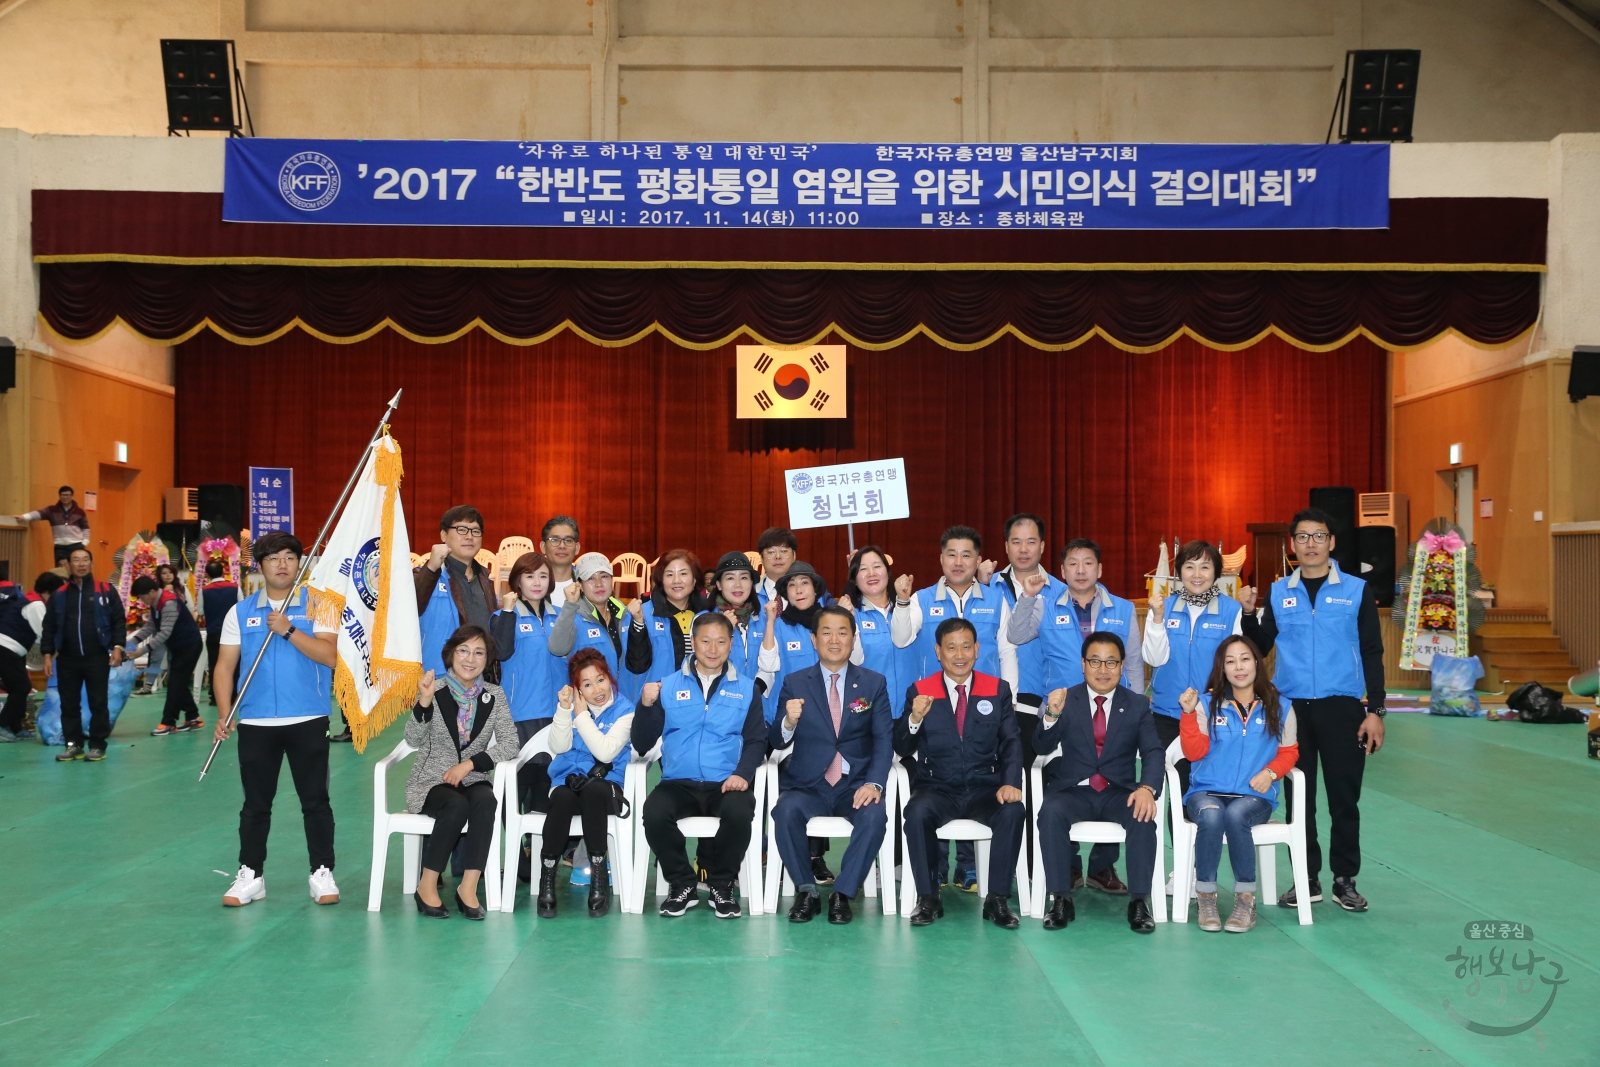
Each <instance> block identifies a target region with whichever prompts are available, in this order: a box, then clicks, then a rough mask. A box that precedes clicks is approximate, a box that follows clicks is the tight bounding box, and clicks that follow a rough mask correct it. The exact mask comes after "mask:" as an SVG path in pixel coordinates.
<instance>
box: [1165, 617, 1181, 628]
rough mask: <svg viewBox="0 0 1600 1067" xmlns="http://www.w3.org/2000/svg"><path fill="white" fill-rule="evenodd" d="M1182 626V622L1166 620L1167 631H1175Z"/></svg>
mask: <svg viewBox="0 0 1600 1067" xmlns="http://www.w3.org/2000/svg"><path fill="white" fill-rule="evenodd" d="M1182 625H1183V622H1182V621H1181V620H1179V619H1176V618H1172V619H1168V620H1167V629H1169V630H1176V629H1177V628H1178V627H1180V626H1182Z"/></svg>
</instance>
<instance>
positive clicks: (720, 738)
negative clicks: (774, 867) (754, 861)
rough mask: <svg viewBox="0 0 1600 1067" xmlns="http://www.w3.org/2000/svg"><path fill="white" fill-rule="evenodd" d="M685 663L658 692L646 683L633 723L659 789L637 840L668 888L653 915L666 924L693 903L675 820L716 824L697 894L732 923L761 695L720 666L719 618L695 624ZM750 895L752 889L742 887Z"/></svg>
mask: <svg viewBox="0 0 1600 1067" xmlns="http://www.w3.org/2000/svg"><path fill="white" fill-rule="evenodd" d="M691 639H692V641H693V643H694V655H693V656H686V657H685V658H684V661H683V666H682V667H680V668H678V669H677V670H675V671H673V672H672V673H671V674H669V675H666V676H665V677H664V678H663V679H662V680H661V681H659V682H647V683H645V686H644V690H643V692H642V693H640V695H639V704H638V707H637V708H636V709H635V710H634V715H633V747H634V749H635V750H636V751H638V753H639V754H640V755H648V754H649V752H650V750H651V749H653V748H654V747H655V745H656V742H657V741H659V742H661V782H660V784H659V785H657V786H656V787H655V789H654V790H652V791H651V793H650V795H649V796H648V797H646V798H645V802H644V812H643V818H644V838H645V840H646V841H647V842H649V845H650V849H651V851H653V852H654V853H655V854H656V859H657V860H658V861H660V863H661V871H662V873H663V874H664V875H666V878H667V886H668V890H667V898H666V899H665V900H663V901H662V902H661V914H662V915H664V916H668V917H672V918H675V917H677V916H679V915H682V914H683V913H684V912H685V911H687V910H689V909H690V908H692V907H694V906H695V905H696V904H698V903H699V896H698V894H697V893H696V889H695V886H696V878H695V870H694V867H693V865H692V864H690V862H689V852H688V848H687V847H686V842H685V841H684V837H683V832H682V831H681V830H679V829H678V820H679V819H686V818H690V817H694V816H702V817H709V818H716V819H720V820H721V822H720V824H719V826H718V829H717V834H716V837H714V838H713V839H712V840H711V842H710V845H711V847H710V848H709V849H707V848H706V847H705V846H706V842H703V841H702V842H701V845H700V847H701V858H702V859H703V860H704V861H705V863H706V873H707V879H706V889H707V890H708V891H709V893H710V896H711V908H712V910H713V911H714V912H715V913H716V916H717V918H719V919H737V918H738V917H739V915H740V909H739V894H738V891H737V890H736V889H735V888H734V880H735V879H737V878H738V876H739V865H740V861H741V860H742V859H743V857H744V853H745V850H746V849H747V848H749V846H750V828H751V822H752V820H753V819H754V818H755V811H756V799H755V793H754V792H752V791H751V788H750V786H751V783H752V782H754V781H755V776H756V774H757V772H758V771H759V769H760V766H761V759H762V757H763V756H764V755H765V754H766V747H767V721H766V717H765V715H763V713H762V700H761V697H762V693H761V688H760V687H759V686H757V685H756V680H755V679H754V678H748V677H745V676H743V675H741V674H739V672H738V671H737V670H736V669H735V668H734V667H732V666H731V665H730V664H729V663H728V653H729V652H730V651H731V650H732V648H733V624H732V623H730V622H729V621H728V619H727V616H725V615H722V614H721V613H719V612H714V611H712V612H706V613H704V614H701V615H698V616H696V617H695V620H694V623H693V633H692V636H691ZM745 892H746V893H748V894H751V895H754V894H756V893H758V892H760V888H759V887H758V886H745Z"/></svg>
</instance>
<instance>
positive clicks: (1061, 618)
mask: <svg viewBox="0 0 1600 1067" xmlns="http://www.w3.org/2000/svg"><path fill="white" fill-rule="evenodd" d="M1056 625H1057V626H1065V625H1067V617H1066V616H1065V615H1057V616H1056Z"/></svg>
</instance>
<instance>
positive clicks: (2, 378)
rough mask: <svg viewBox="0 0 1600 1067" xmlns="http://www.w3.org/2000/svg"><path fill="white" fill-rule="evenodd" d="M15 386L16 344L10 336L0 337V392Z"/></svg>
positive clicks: (5, 391) (6, 391)
mask: <svg viewBox="0 0 1600 1067" xmlns="http://www.w3.org/2000/svg"><path fill="white" fill-rule="evenodd" d="M16 387H17V346H16V345H14V344H12V343H11V338H9V337H0V393H9V392H10V391H11V390H13V389H15V388H16Z"/></svg>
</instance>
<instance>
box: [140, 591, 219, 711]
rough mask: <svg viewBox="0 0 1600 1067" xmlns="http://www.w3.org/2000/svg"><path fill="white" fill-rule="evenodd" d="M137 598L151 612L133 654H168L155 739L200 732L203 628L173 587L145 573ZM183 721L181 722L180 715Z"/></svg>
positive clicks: (141, 630) (141, 629)
mask: <svg viewBox="0 0 1600 1067" xmlns="http://www.w3.org/2000/svg"><path fill="white" fill-rule="evenodd" d="M132 591H133V595H134V596H135V597H137V598H138V599H140V600H142V601H144V603H145V606H146V607H147V608H149V609H150V615H149V618H147V619H146V620H145V624H144V626H142V627H141V628H140V629H139V632H138V633H136V634H134V635H133V637H132V640H133V641H134V642H135V646H134V649H133V655H134V656H138V655H139V654H140V653H150V654H151V655H152V656H153V655H154V654H155V653H156V652H157V651H165V652H166V653H167V664H168V669H167V699H166V703H165V704H164V705H163V706H162V708H161V725H159V726H157V727H156V728H155V729H154V730H151V731H150V734H151V736H153V737H170V736H171V735H173V734H176V733H183V732H186V731H189V730H198V729H200V727H202V726H204V725H205V724H204V723H203V722H201V721H200V709H199V708H198V707H196V706H195V702H194V668H195V665H196V664H198V663H199V662H200V651H201V649H202V648H204V647H205V643H204V642H203V641H202V640H201V638H200V627H198V626H196V625H195V622H194V616H193V615H191V614H190V613H189V605H188V604H187V603H186V602H185V601H184V600H183V598H182V597H180V596H178V595H177V594H176V593H174V592H173V591H172V589H171V588H170V587H169V588H163V587H161V586H159V585H157V584H156V581H155V579H154V578H151V577H149V576H148V575H143V574H141V575H140V576H139V577H137V578H135V579H134V580H133V590H132ZM179 712H182V713H183V722H182V723H181V724H180V723H179V722H178V713H179Z"/></svg>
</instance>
